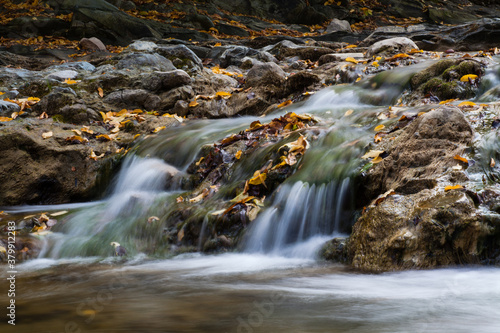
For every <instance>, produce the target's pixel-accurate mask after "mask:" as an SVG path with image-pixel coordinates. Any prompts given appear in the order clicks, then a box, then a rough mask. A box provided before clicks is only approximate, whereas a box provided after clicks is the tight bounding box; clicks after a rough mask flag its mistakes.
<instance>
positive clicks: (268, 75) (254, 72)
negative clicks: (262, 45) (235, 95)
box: [245, 62, 286, 87]
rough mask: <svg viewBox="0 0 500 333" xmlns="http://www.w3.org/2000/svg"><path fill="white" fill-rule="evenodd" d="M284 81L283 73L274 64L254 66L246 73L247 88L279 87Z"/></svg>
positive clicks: (284, 75)
mask: <svg viewBox="0 0 500 333" xmlns="http://www.w3.org/2000/svg"><path fill="white" fill-rule="evenodd" d="M285 79H286V74H285V72H284V71H283V70H282V69H281V67H279V66H278V65H276V64H275V63H272V62H268V63H265V64H262V65H255V66H253V67H252V69H250V70H249V71H248V73H247V79H246V83H245V85H246V86H247V87H254V86H262V85H273V86H277V87H279V86H280V85H282V84H283V83H284V81H285Z"/></svg>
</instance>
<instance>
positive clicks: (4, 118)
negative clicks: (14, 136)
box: [0, 117, 12, 121]
mask: <svg viewBox="0 0 500 333" xmlns="http://www.w3.org/2000/svg"><path fill="white" fill-rule="evenodd" d="M11 120H12V118H9V117H0V121H11Z"/></svg>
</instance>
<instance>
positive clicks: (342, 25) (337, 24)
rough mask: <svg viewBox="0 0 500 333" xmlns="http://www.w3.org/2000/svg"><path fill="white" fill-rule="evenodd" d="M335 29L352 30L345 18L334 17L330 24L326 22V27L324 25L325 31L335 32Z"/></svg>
mask: <svg viewBox="0 0 500 333" xmlns="http://www.w3.org/2000/svg"><path fill="white" fill-rule="evenodd" d="M337 31H347V32H352V29H351V25H350V24H349V22H348V21H346V20H339V19H336V18H334V19H333V20H332V21H331V22H330V24H328V27H326V32H327V33H331V32H337Z"/></svg>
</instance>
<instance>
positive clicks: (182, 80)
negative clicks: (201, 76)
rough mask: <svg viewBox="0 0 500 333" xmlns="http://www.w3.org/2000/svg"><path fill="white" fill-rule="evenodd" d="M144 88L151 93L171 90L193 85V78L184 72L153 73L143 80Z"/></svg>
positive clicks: (145, 76)
mask: <svg viewBox="0 0 500 333" xmlns="http://www.w3.org/2000/svg"><path fill="white" fill-rule="evenodd" d="M141 81H142V86H143V87H144V88H145V89H147V90H150V91H159V90H170V89H173V88H177V87H180V86H184V85H189V84H191V77H190V76H189V75H188V74H187V73H186V72H184V71H183V70H180V69H177V70H174V71H169V72H153V73H152V74H146V75H144V76H143V77H142V78H141Z"/></svg>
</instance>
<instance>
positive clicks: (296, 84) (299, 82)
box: [285, 71, 321, 94]
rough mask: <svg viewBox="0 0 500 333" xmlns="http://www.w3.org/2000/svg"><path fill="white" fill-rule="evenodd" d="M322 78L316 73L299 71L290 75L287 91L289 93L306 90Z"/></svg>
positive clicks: (286, 84) (286, 86)
mask: <svg viewBox="0 0 500 333" xmlns="http://www.w3.org/2000/svg"><path fill="white" fill-rule="evenodd" d="M320 81H321V79H320V78H319V76H317V75H316V74H312V73H308V72H304V71H302V72H298V73H297V74H294V75H291V76H289V77H288V80H287V81H286V83H285V91H286V93H287V94H292V93H296V92H300V93H302V92H304V90H305V89H306V88H307V87H309V86H311V85H313V84H316V83H319V82H320Z"/></svg>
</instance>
